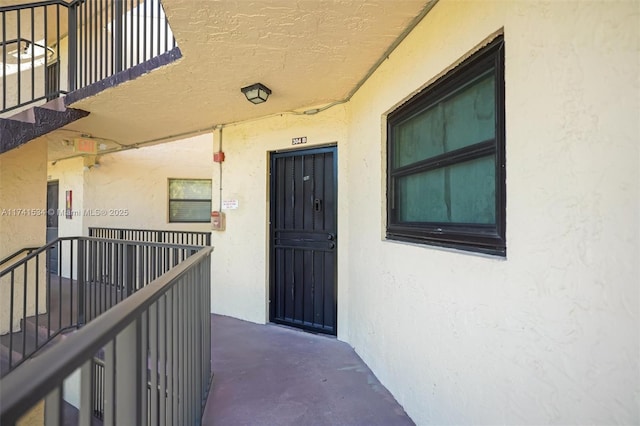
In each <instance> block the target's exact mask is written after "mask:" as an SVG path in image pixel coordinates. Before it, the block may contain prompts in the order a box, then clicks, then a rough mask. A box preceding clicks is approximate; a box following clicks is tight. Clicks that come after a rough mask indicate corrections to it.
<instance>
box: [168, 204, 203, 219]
mask: <svg viewBox="0 0 640 426" xmlns="http://www.w3.org/2000/svg"><path fill="white" fill-rule="evenodd" d="M210 220H211V201H169V222H209V221H210Z"/></svg>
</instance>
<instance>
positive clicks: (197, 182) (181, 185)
mask: <svg viewBox="0 0 640 426" xmlns="http://www.w3.org/2000/svg"><path fill="white" fill-rule="evenodd" d="M169 198H170V199H172V200H175V199H193V200H210V199H211V181H210V180H206V179H170V180H169Z"/></svg>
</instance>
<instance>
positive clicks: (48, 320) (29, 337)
mask: <svg viewBox="0 0 640 426" xmlns="http://www.w3.org/2000/svg"><path fill="white" fill-rule="evenodd" d="M200 248H201V247H197V246H194V245H178V244H162V243H151V242H142V241H120V240H107V239H98V238H87V237H68V238H59V239H57V240H55V241H53V242H51V243H49V244H47V245H46V246H44V247H41V248H40V249H38V250H35V251H33V252H32V253H31V254H29V255H27V256H26V257H24V258H23V259H21V260H19V261H17V262H15V263H14V264H12V265H11V266H10V267H7V268H6V269H4V270H1V271H0V294H1V295H2V297H0V349H2V348H3V347H4V350H5V352H6V354H5V357H2V354H0V357H1V358H2V359H1V360H2V365H1V367H2V368H1V369H0V376H1V375H5V374H7V373H8V372H9V371H11V370H13V369H15V368H16V367H17V366H19V365H20V364H22V363H23V362H25V361H26V360H27V359H28V358H29V357H30V356H32V355H33V354H35V353H36V352H38V351H39V350H40V349H41V348H43V347H44V346H46V345H47V344H49V342H51V341H52V340H53V339H55V338H56V337H57V336H58V335H60V334H62V333H64V332H65V331H67V330H70V329H75V328H78V327H80V326H82V325H84V324H86V323H88V322H90V321H92V320H93V319H95V318H96V317H98V316H99V315H101V314H103V313H104V312H106V311H108V310H109V309H110V308H112V307H113V306H115V305H116V304H118V303H120V302H121V301H122V300H124V299H126V298H127V297H129V296H131V295H132V294H134V293H135V292H137V291H138V290H140V289H141V288H143V287H145V286H146V285H147V284H148V283H150V282H152V281H153V280H155V279H156V278H158V277H160V276H162V275H163V274H165V273H166V272H168V271H169V270H171V269H172V268H174V267H175V266H176V265H178V264H180V263H181V262H183V261H184V260H185V259H187V258H188V257H189V256H191V255H193V254H195V253H196V252H197V251H198V250H199V249H200ZM54 262H55V265H54ZM54 271H55V272H54Z"/></svg>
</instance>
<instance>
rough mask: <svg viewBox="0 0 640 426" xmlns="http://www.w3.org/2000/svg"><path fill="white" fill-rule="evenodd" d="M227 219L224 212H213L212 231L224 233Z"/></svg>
mask: <svg viewBox="0 0 640 426" xmlns="http://www.w3.org/2000/svg"><path fill="white" fill-rule="evenodd" d="M224 228H225V217H224V213H222V212H218V211H215V212H211V229H213V230H214V231H224Z"/></svg>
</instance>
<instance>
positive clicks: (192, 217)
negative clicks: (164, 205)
mask: <svg viewBox="0 0 640 426" xmlns="http://www.w3.org/2000/svg"><path fill="white" fill-rule="evenodd" d="M210 220H211V179H169V222H209V221H210Z"/></svg>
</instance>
